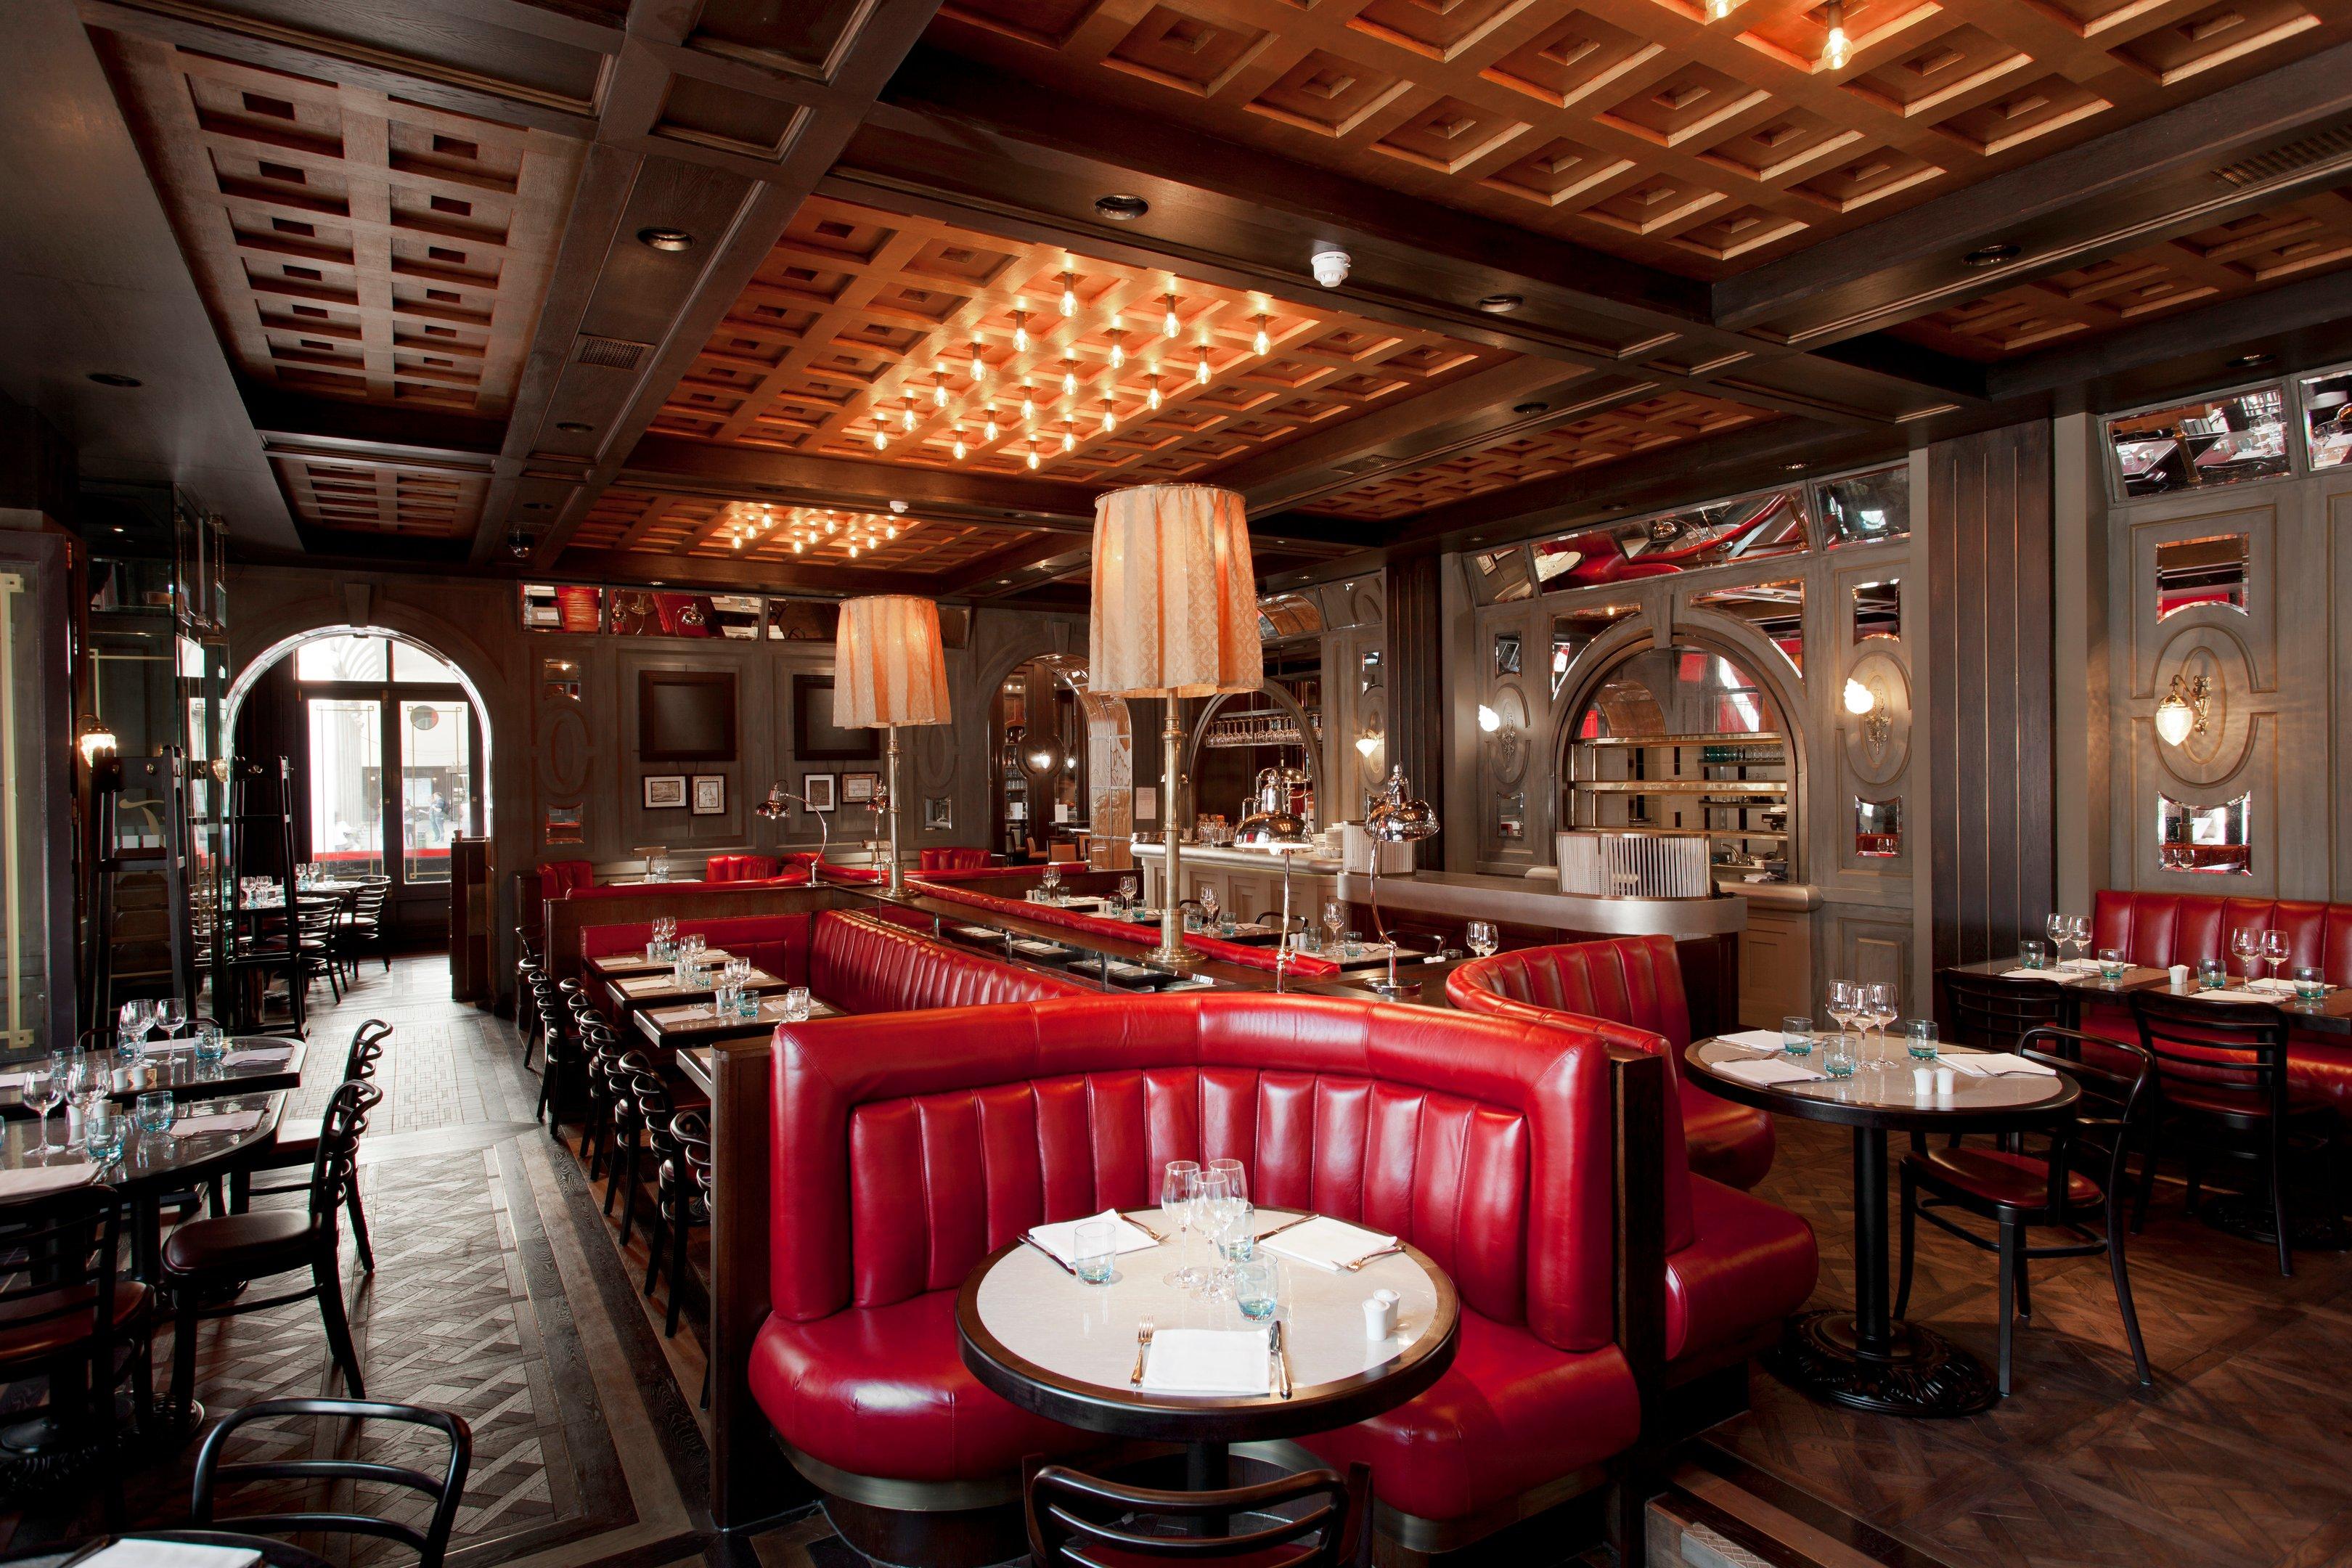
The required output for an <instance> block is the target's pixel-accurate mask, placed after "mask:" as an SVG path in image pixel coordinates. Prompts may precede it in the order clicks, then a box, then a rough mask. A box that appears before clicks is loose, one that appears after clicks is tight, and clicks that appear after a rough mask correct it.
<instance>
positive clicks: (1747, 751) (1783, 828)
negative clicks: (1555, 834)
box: [1563, 731, 1789, 881]
mask: <svg viewBox="0 0 2352 1568" xmlns="http://www.w3.org/2000/svg"><path fill="white" fill-rule="evenodd" d="M1788 775H1789V745H1788V737H1787V736H1785V735H1782V734H1780V733H1778V732H1777V731H1735V732H1728V733H1719V734H1678V735H1605V736H1594V737H1590V738H1580V739H1578V740H1575V741H1573V742H1570V747H1569V781H1568V800H1567V803H1566V805H1567V821H1566V823H1565V824H1564V825H1563V826H1567V827H1569V828H1570V829H1576V828H1612V827H1614V828H1657V829H1663V830H1669V831H1676V832H1685V833H1695V834H1698V835H1701V836H1703V837H1706V838H1707V839H1708V840H1709V841H1710V842H1712V843H1713V844H1714V845H1715V846H1716V847H1715V849H1714V853H1713V859H1714V862H1715V865H1716V867H1717V870H1718V871H1723V872H1733V873H1737V874H1739V875H1742V876H1752V875H1756V874H1759V873H1760V874H1762V875H1763V876H1765V877H1766V878H1768V879H1772V880H1782V881H1784V880H1786V879H1787V878H1788V874H1789V855H1788V844H1789V777H1788Z"/></svg>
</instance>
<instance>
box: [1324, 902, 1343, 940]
mask: <svg viewBox="0 0 2352 1568" xmlns="http://www.w3.org/2000/svg"><path fill="white" fill-rule="evenodd" d="M1347 923H1348V911H1347V910H1345V909H1343V908H1341V907H1340V903H1339V900H1337V899H1326V900H1323V951H1324V952H1339V932H1340V931H1341V929H1342V928H1344V927H1345V926H1346V925H1347Z"/></svg>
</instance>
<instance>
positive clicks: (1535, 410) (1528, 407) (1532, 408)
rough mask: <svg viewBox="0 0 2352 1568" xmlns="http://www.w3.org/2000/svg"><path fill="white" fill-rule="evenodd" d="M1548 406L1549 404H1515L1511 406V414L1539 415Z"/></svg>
mask: <svg viewBox="0 0 2352 1568" xmlns="http://www.w3.org/2000/svg"><path fill="white" fill-rule="evenodd" d="M1550 406H1551V405H1550V404H1549V403H1515V404H1513V405H1511V412H1512V413H1514V414H1541V413H1542V412H1543V411H1544V410H1545V409H1547V408H1549V407H1550Z"/></svg>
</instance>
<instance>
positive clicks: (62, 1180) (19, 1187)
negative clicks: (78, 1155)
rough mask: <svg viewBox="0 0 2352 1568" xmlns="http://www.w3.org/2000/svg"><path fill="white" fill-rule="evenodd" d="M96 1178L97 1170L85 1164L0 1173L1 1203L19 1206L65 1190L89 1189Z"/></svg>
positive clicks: (29, 1166) (27, 1168) (50, 1166)
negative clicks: (21, 1203)
mask: <svg viewBox="0 0 2352 1568" xmlns="http://www.w3.org/2000/svg"><path fill="white" fill-rule="evenodd" d="M97 1176H98V1167H97V1166H96V1165H93V1164H90V1163H89V1162H88V1161H83V1162H80V1163H76V1164H71V1165H26V1166H22V1167H20V1168H18V1169H16V1170H13V1171H0V1203H19V1202H22V1201H23V1200H24V1199H26V1198H37V1197H42V1196H45V1195H47V1194H50V1193H61V1192H64V1191H65V1190H66V1189H67V1188H68V1187H82V1186H88V1185H89V1184H90V1183H91V1182H92V1181H94V1180H95V1179H96V1178H97Z"/></svg>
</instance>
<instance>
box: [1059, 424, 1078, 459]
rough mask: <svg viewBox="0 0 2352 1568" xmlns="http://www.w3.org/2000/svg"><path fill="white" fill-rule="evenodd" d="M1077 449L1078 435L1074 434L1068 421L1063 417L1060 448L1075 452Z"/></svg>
mask: <svg viewBox="0 0 2352 1568" xmlns="http://www.w3.org/2000/svg"><path fill="white" fill-rule="evenodd" d="M1077 449H1078V437H1077V436H1076V433H1075V432H1074V431H1072V430H1071V428H1070V422H1069V421H1068V420H1066V419H1065V420H1063V421H1062V450H1063V451H1065V452H1075V451H1076V450H1077Z"/></svg>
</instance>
